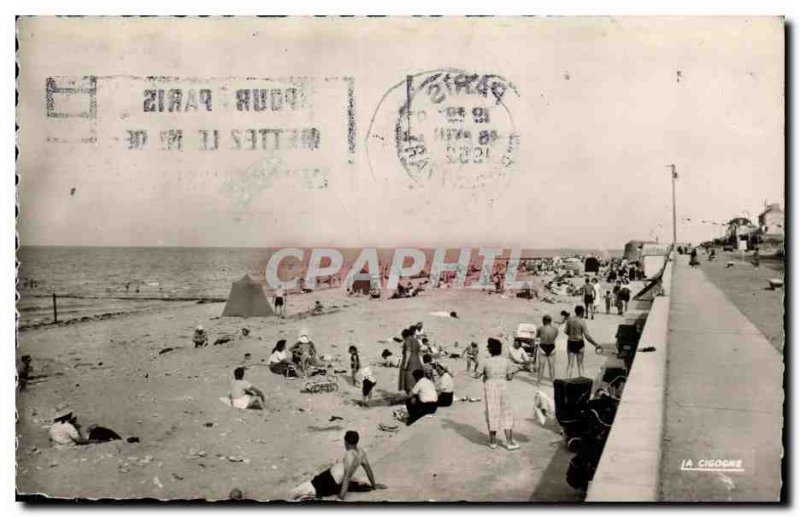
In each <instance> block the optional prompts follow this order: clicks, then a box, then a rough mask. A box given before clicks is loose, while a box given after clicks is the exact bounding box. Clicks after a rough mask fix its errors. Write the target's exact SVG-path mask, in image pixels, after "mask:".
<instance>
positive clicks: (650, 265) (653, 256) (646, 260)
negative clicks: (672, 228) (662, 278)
mask: <svg viewBox="0 0 800 517" xmlns="http://www.w3.org/2000/svg"><path fill="white" fill-rule="evenodd" d="M668 251H669V245H667V244H645V245H643V246H642V259H641V260H642V266H643V267H644V276H645V278H655V277H656V276H657V275H658V274H659V273H660V272H661V270H662V268H663V267H664V264H665V263H666V262H667V253H668Z"/></svg>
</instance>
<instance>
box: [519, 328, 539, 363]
mask: <svg viewBox="0 0 800 517" xmlns="http://www.w3.org/2000/svg"><path fill="white" fill-rule="evenodd" d="M514 341H519V342H520V343H522V349H523V350H525V352H526V353H527V354H528V355H530V356H531V357H532V358H533V364H534V366H536V355H537V354H536V325H534V324H533V323H520V324H519V325H518V326H517V331H516V332H515V333H514Z"/></svg>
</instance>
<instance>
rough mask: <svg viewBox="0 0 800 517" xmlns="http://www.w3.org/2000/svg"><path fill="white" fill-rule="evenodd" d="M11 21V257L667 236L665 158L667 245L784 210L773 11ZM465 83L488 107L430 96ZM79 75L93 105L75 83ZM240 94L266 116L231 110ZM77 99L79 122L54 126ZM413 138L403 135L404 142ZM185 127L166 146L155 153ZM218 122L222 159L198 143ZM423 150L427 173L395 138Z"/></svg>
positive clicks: (779, 34) (470, 97)
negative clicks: (256, 100) (15, 132)
mask: <svg viewBox="0 0 800 517" xmlns="http://www.w3.org/2000/svg"><path fill="white" fill-rule="evenodd" d="M18 31H19V38H20V53H19V64H20V77H19V92H20V97H19V107H18V110H17V119H18V124H19V126H20V130H19V150H20V157H19V161H18V172H19V175H20V183H19V194H18V195H19V204H20V218H19V223H18V231H19V235H20V240H21V242H22V244H23V245H26V244H28V245H34V244H35V245H113V246H255V247H262V246H263V247H285V246H286V247H288V246H339V247H350V246H386V247H399V246H419V247H423V246H424V247H432V246H448V247H461V246H471V247H479V246H503V247H517V246H519V247H525V248H599V249H603V248H605V249H619V248H621V247H622V246H624V243H625V242H627V241H628V240H631V239H655V238H658V239H660V240H661V241H662V242H664V241H669V240H671V235H672V227H671V225H672V216H671V181H672V180H671V169H670V168H669V167H668V166H669V165H670V164H674V165H675V166H676V170H677V172H678V180H677V182H676V200H677V203H676V206H677V218H678V239H679V240H680V241H691V242H699V241H700V240H705V239H709V238H712V237H715V236H720V235H721V233H722V227H721V226H719V225H714V224H711V222H716V223H723V222H725V221H727V220H729V219H731V218H733V217H736V216H745V217H751V218H752V219H755V218H756V217H757V215H758V213H759V212H760V211H761V210H762V209H763V207H764V203H765V202H769V203H773V202H778V203H781V204H782V205H783V201H784V199H783V198H784V135H783V127H784V97H783V84H784V65H783V64H784V56H783V48H784V43H783V31H784V26H783V21H782V20H781V19H780V18H737V17H719V18H681V17H668V18H601V17H597V18H568V17H566V18H470V19H459V18H455V19H454V18H438V19H421V18H414V19H389V18H382V19H364V18H361V19H358V18H355V19H341V18H325V19H322V18H288V19H248V18H245V19H184V20H178V19H135V18H134V19H130V18H128V19H116V18H104V19H88V18H82V19H66V18H62V19H54V18H39V19H33V18H26V19H20V21H19V22H18ZM448 73H449V74H450V75H449V76H448V75H447V74H448ZM459 74H461V77H464V76H465V75H464V74H466V76H469V75H470V74H475V75H476V77H478V78H485V79H486V83H484V84H487V85H490V86H491V85H495V86H497V87H498V88H503V89H504V91H505V93H504V94H503V95H502V96H501V98H500V100H497V97H496V96H495V95H494V94H493V93H491V92H492V91H495V90H490V93H488V94H485V95H484V94H483V93H481V91H479V89H478V88H473V89H469V88H464V89H461V90H459V91H452V90H447V88H446V85H447V84H452V83H448V82H447V80H446V79H445V77H456V76H458V75H459ZM85 76H95V77H97V79H96V89H95V93H94V94H90V93H87V91H81V92H75V91H69V89H68V87H69V86H73V87H74V86H76V85H77V86H82V87H84V90H87V85H89V83H88V82H86V81H85V80H82V79H80V78H82V77H85ZM50 77H52V78H54V80H53V82H52V83H50V84H52V85H55V87H56V90H54V91H52V92H51V94H50V95H48V94H47V84H48V78H50ZM154 77H157V78H160V79H153V78H154ZM75 79H77V82H74V80H75ZM437 81H439V82H438V83H437ZM435 84H438V85H439V86H441V87H442V90H443V91H445V92H446V93H447V95H446V98H445V100H443V101H441V102H437V96H436V93H439V92H440V90H435V91H434V90H431V88H437V86H431V85H435ZM474 84H475V83H473V86H474ZM443 85H444V86H443ZM254 89H255V90H257V91H261V90H263V91H265V92H267V94H266V95H268V97H265V102H266V103H267V105H268V106H269V108H267V109H264V110H262V111H255V108H254V106H253V104H252V101H253V98H250V99H249V102H248V103H246V106H247V107H249V108H250V109H249V111H241V110H239V109H238V107H239V105H237V99H239V97H237V91H238V90H249V91H251V92H252V90H254ZM158 90H163V92H164V93H163V95H165V96H169V92H168V91H169V90H180V92H181V93H180V95H181V98H180V100H178V101H176V102H175V103H174V104H173V108H174V111H173V112H169V111H168V106H169V98H168V97H165V99H166V100H165V101H164V104H163V106H164V110H165V111H163V112H162V111H158V102H157V97H156V101H155V106H156V111H148V110H147V109H146V107H147V106H148V95H150V94H149V93H148V91H155V92H157V91H158ZM202 90H207V91H210V92H211V94H210V95H211V97H212V99H213V100H212V101H211V103H210V104H204V103H203V101H202V99H203V93H202ZM483 92H484V93H485V92H486V89H483ZM253 95H257V94H253ZM192 96H194V99H195V100H194V106H196V107H197V109H194V108H193V107H192V106H191V102H190V101H189V99H190V97H192ZM270 96H271V97H270ZM278 97H279V98H278ZM91 98H93V99H94V102H95V104H96V109H95V111H94V113H93V114H91V113H90V115H89V116H88V117H79V116H65V114H66V115H70V114H71V115H74V114H76V113H82V112H91V110H90V108H89V106H90V104H89V99H91ZM206 99H207V98H206ZM289 99H291V102H290V100H289ZM409 99H411V100H409ZM172 100H173V101H175V100H176V99H175V97H174V96H173V97H172ZM187 104H189V106H188V107H187ZM409 105H410V109H408V108H406V106H409ZM209 106H210V111H209V110H208V109H207V108H208V107H209ZM150 107H153V104H152V103H151V105H150ZM459 109H463V110H465V112H464V113H465V115H464V116H463V119H462V118H459V117H460V116H461V115H459V111H458V110H459ZM474 109H478V110H483V111H479V113H483V112H485V113H488V117H489V119H488V120H487V121H486V122H476V119H475V118H473V117H474V115H475V113H474V112H473V111H472V110H474ZM409 127H410V128H411V130H412V131H411V133H412V134H414V135H415V137H419V138H418V139H416V140H412V141H408V140H403V139H402V138H398V134H403V133H402V132H403V131H407V130H408V129H409ZM179 129H180V130H181V131H183V133H182V135H183V140H182V145H183V147H182V150H181V151H176V150H175V149H174V147H173V149H172V150H164V149H161V146H162V145H165V143H164V142H162V140H161V133H162V132H168V131H170V130H172V131H175V130H179ZM483 129H486V130H488V131H489V132H490V133H491V131H494V132H495V135H496V139H494V140H492V141H491V144H489V145H488V146H485V145H483V146H482V145H481V143H480V142H479V141H478V138H477V135H478V134H479V132H480V131H481V130H483ZM213 130H217V135H218V138H219V140H218V146H219V148H218V149H216V150H208V149H202V144H203V140H202V139H201V137H200V135H201V134H202V133H200V132H201V131H208V132H209V133H205V134H206V135H210V134H212V133H210V132H211V131H213ZM248 130H253V131H254V133H248ZM259 130H261V133H259V132H258V131H259ZM277 130H281V131H282V133H280V134H281V137H280V138H283V140H282V142H281V144H279V146H280V147H279V148H275V143H274V142H275V140H271V139H274V138H277V137H275V135H276V134H277ZM130 131H139V132H146V134H147V142H146V143H145V145H144V146H143V147H142V148H134V149H130V147H131V143H130V140H129V138H128V137H129V135H130V134H131V133H129V132H130ZM290 131H297V133H290ZM304 131H305V132H304ZM398 131H399V132H400V133H398ZM458 131H461V134H462V135H463V134H464V131H467V132H469V134H470V136H469V138H467V139H466V140H460V141H458V140H452V138H455V136H454V135H455V134H456V133H457V132H458ZM138 134H140V135H141V134H142V133H138ZM251 134H252V135H253V140H248V138H250V136H249V135H251ZM290 134H292V135H295V140H294V143H293V144H288V142H289V139H290V137H289V135H290ZM444 134H447V135H449V136H447V137H445V136H443V135H444ZM448 138H451V140H448ZM81 139H93V140H90V141H81ZM208 142H209V141H208V140H207V141H206V144H207V145H208ZM315 142H316V143H315ZM420 142H424V144H423V145H422V147H421V149H423V150H424V152H425V156H426V161H424V162H419V161H414V160H413V159H412V158H413V156H412V155H411V154H409V148H406V147H405V146H407V145H411V144H414V145H416V144H419V143H420ZM453 142H456V143H453ZM173 145H174V142H173ZM304 145H305V146H307V147H303V146H304ZM249 146H252V147H256V149H249ZM287 146H288V147H289V148H287ZM315 146H316V147H315ZM412 147H413V146H412ZM448 147H451V148H455V149H460V148H461V147H463V148H464V149H466V150H467V151H468V152H469V153H472V154H469V155H468V156H466V155H463V154H458V153H459V151H457V150H456V151H453V150H452V149H448ZM479 147H480V148H481V149H482V150H483V149H488V151H486V153H487V154H488V156H489V158H486V159H484V160H483V161H480V158H483V156H478V155H477V154H475V153H477V151H475V149H477V148H479ZM401 148H402V149H401ZM414 149H418V148H412V149H411V151H413V150H414ZM415 156H419V155H415ZM465 156H466V158H465ZM462 159H466V160H467V163H461V160H462ZM419 163H423V164H424V165H423V166H421V167H420V168H415V167H416V166H417V165H418V164H419ZM701 221H708V222H705V223H703V222H701Z"/></svg>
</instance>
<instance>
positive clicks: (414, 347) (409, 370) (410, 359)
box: [398, 328, 422, 393]
mask: <svg viewBox="0 0 800 517" xmlns="http://www.w3.org/2000/svg"><path fill="white" fill-rule="evenodd" d="M414 330H415V329H413V328H407V329H403V333H402V334H401V336H402V337H403V359H402V361H401V362H400V379H399V382H398V390H399V391H405V392H406V393H409V392H411V388H413V387H414V385H415V384H416V383H417V380H416V379H414V370H422V359H421V358H420V343H419V341H418V340H417V339H416V338H415V337H414Z"/></svg>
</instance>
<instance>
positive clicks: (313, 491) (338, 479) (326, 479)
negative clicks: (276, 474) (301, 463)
mask: <svg viewBox="0 0 800 517" xmlns="http://www.w3.org/2000/svg"><path fill="white" fill-rule="evenodd" d="M358 441H359V436H358V433H357V432H356V431H347V432H346V433H345V434H344V450H345V453H344V458H343V459H342V461H340V462H337V463H335V464H334V465H333V466H332V467H330V468H328V469H326V470H325V471H323V472H322V473H320V474H317V475H316V476H314V477H313V478H312V479H310V480H309V481H306V482H304V483H302V484H301V485H299V486H298V487H296V488H294V489H293V490H292V491H291V498H292V499H293V500H300V499H317V498H320V497H330V496H333V495H337V496H339V499H340V500H342V501H343V500H344V498H345V497H347V492H367V491H370V490H377V489H382V488H386V486H385V485H381V484H379V483H376V482H375V474H374V473H373V472H372V467H371V466H370V464H369V460H368V459H367V453H366V451H364V450H363V449H359V448H358ZM359 467H363V468H364V472H366V473H367V478H369V484H366V483H363V482H361V481H357V480H354V479H353V474H355V473H356V471H357V470H358V468H359Z"/></svg>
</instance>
